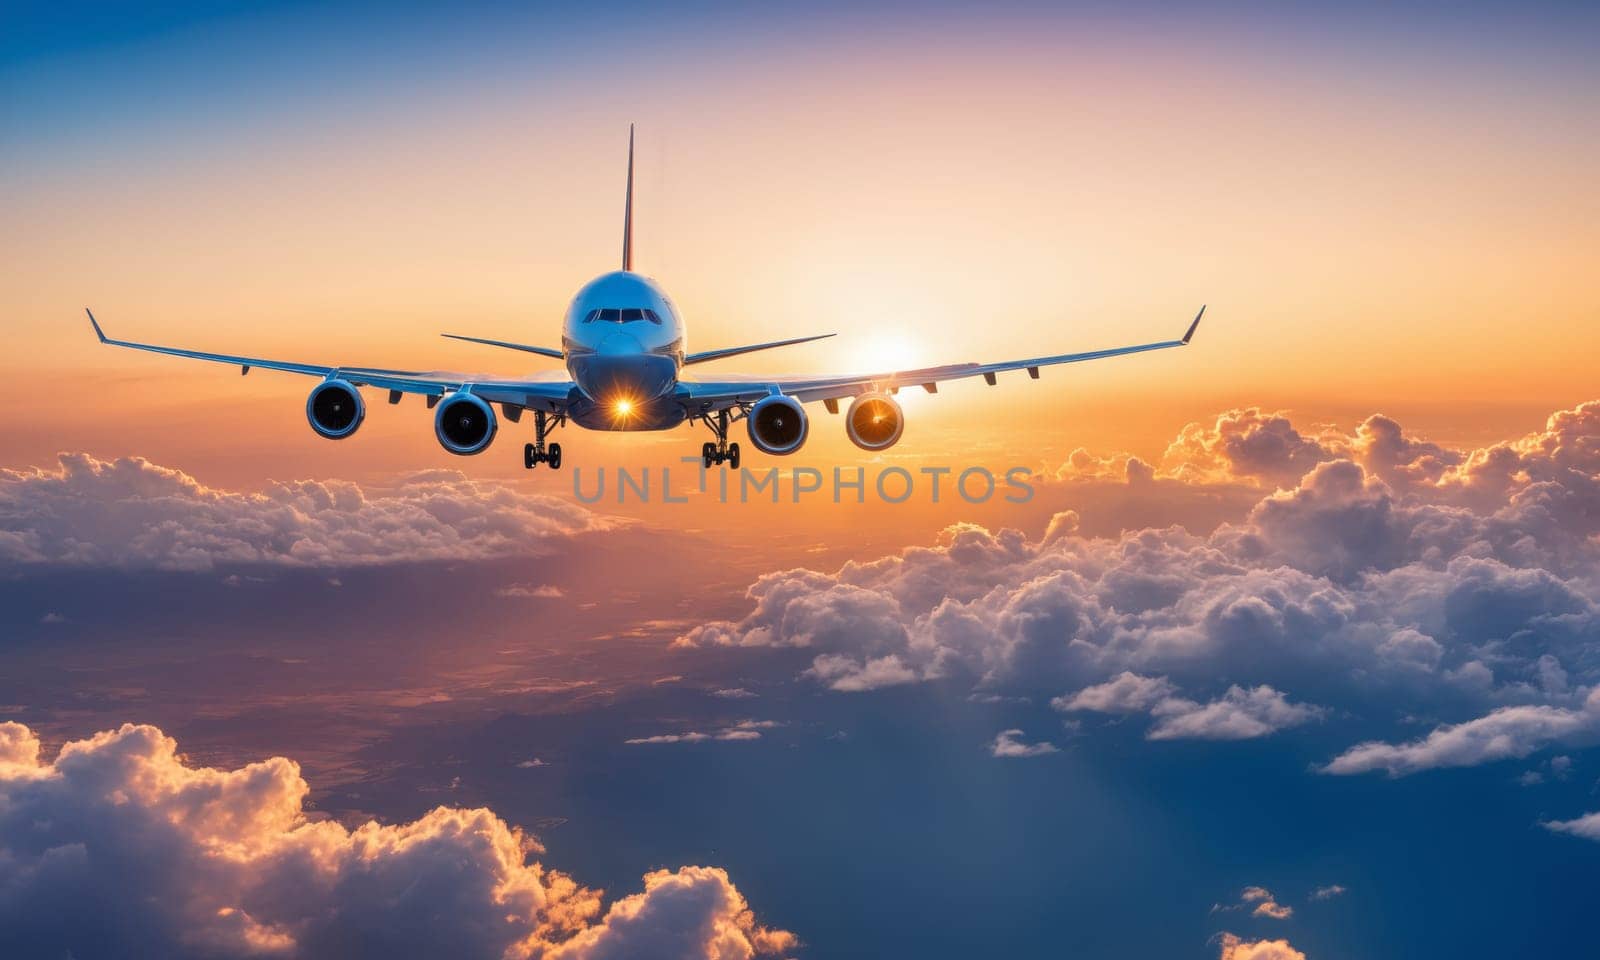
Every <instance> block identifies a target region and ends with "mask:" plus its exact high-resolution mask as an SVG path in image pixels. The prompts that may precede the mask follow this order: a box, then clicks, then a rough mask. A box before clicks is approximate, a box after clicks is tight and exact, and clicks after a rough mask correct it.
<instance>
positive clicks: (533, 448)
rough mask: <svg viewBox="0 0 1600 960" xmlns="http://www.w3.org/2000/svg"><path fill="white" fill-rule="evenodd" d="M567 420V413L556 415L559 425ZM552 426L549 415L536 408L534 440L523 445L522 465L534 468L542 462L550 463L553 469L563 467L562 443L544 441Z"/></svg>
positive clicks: (530, 468)
mask: <svg viewBox="0 0 1600 960" xmlns="http://www.w3.org/2000/svg"><path fill="white" fill-rule="evenodd" d="M565 422H566V415H565V414H557V415H556V422H555V425H556V426H558V427H559V426H561V425H562V424H563V423H565ZM550 426H551V425H550V421H549V419H548V415H547V414H545V413H544V412H542V411H539V410H535V411H534V413H533V442H532V443H528V444H524V445H523V447H522V465H523V466H524V467H526V468H527V469H529V470H532V469H533V468H534V467H537V466H538V465H539V464H541V463H548V464H550V469H551V470H560V469H561V444H559V443H552V444H550V445H549V446H546V445H545V442H544V438H545V436H546V434H548V433H549V432H550Z"/></svg>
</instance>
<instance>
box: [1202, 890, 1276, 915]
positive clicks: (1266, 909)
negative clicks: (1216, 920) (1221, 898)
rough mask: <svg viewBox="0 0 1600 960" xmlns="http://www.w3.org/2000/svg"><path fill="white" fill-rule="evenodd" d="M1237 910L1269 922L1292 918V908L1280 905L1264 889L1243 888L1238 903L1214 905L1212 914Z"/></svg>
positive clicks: (1269, 892)
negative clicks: (1248, 912)
mask: <svg viewBox="0 0 1600 960" xmlns="http://www.w3.org/2000/svg"><path fill="white" fill-rule="evenodd" d="M1238 910H1248V911H1250V915H1251V916H1252V917H1264V918H1267V919H1271V920H1287V919H1289V918H1290V917H1292V916H1294V908H1293V907H1290V906H1287V905H1285V904H1281V903H1279V902H1278V901H1277V898H1275V897H1274V896H1273V895H1272V891H1271V890H1268V889H1267V888H1266V887H1245V888H1244V889H1243V890H1242V891H1240V892H1239V901H1238V902H1237V903H1234V904H1230V905H1229V906H1223V905H1222V904H1220V903H1219V904H1215V905H1214V906H1212V908H1211V912H1212V913H1232V912H1234V911H1238Z"/></svg>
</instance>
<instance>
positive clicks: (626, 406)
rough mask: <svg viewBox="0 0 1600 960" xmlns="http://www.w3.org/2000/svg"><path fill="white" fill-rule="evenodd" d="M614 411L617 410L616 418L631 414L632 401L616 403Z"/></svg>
mask: <svg viewBox="0 0 1600 960" xmlns="http://www.w3.org/2000/svg"><path fill="white" fill-rule="evenodd" d="M616 410H617V416H619V417H626V416H627V415H628V414H630V413H632V412H633V401H632V400H618V401H617V405H616Z"/></svg>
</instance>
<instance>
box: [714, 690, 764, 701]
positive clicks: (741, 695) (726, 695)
mask: <svg viewBox="0 0 1600 960" xmlns="http://www.w3.org/2000/svg"><path fill="white" fill-rule="evenodd" d="M711 695H712V696H713V697H721V698H722V699H724V700H750V699H753V698H755V697H758V696H760V694H758V693H752V692H750V691H749V690H746V689H745V688H744V687H723V688H722V689H721V690H713V691H711Z"/></svg>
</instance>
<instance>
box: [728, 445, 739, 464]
mask: <svg viewBox="0 0 1600 960" xmlns="http://www.w3.org/2000/svg"><path fill="white" fill-rule="evenodd" d="M728 466H729V467H730V468H732V469H734V470H737V469H739V442H738V441H737V440H735V441H734V442H733V443H730V444H728Z"/></svg>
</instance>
